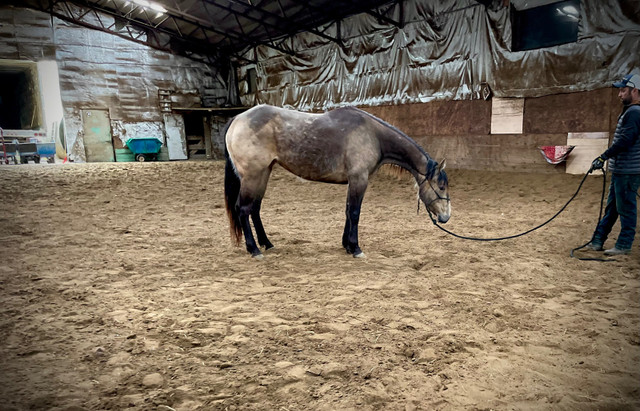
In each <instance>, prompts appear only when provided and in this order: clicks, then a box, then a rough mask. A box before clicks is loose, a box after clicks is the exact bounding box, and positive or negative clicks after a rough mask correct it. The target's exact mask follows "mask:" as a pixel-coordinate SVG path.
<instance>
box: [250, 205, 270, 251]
mask: <svg viewBox="0 0 640 411" xmlns="http://www.w3.org/2000/svg"><path fill="white" fill-rule="evenodd" d="M261 207H262V198H258V199H257V200H256V201H254V203H253V209H252V210H251V219H252V220H253V228H255V229H256V235H257V236H258V244H260V245H261V246H262V247H264V248H265V250H268V249H270V248H273V244H271V241H269V239H268V238H267V233H265V231H264V226H263V225H262V219H261V218H260V208H261Z"/></svg>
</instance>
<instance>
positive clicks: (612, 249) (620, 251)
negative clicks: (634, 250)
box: [604, 247, 631, 255]
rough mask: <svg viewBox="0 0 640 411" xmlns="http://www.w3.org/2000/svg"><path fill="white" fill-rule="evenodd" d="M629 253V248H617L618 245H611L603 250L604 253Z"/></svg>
mask: <svg viewBox="0 0 640 411" xmlns="http://www.w3.org/2000/svg"><path fill="white" fill-rule="evenodd" d="M630 253H631V249H630V248H629V249H626V248H618V247H613V248H610V249H608V250H605V251H604V254H605V255H624V254H630Z"/></svg>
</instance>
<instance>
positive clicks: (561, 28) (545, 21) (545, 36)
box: [511, 0, 580, 51]
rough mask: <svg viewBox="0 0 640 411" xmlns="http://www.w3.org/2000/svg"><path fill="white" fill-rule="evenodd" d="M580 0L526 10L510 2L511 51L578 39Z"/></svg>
mask: <svg viewBox="0 0 640 411" xmlns="http://www.w3.org/2000/svg"><path fill="white" fill-rule="evenodd" d="M579 22H580V0H565V1H559V2H556V3H551V4H547V5H544V6H539V7H534V8H531V9H527V10H516V8H515V7H513V5H511V27H512V29H513V41H512V44H511V48H512V51H522V50H533V49H539V48H543V47H551V46H557V45H559V44H566V43H572V42H575V41H577V40H578V23H579Z"/></svg>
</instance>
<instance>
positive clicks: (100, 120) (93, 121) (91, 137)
mask: <svg viewBox="0 0 640 411" xmlns="http://www.w3.org/2000/svg"><path fill="white" fill-rule="evenodd" d="M81 113H82V129H83V131H84V149H85V154H86V156H87V161H88V162H101V161H115V154H114V152H113V143H112V141H111V121H110V120H109V110H82V111H81Z"/></svg>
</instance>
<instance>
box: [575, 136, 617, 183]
mask: <svg viewBox="0 0 640 411" xmlns="http://www.w3.org/2000/svg"><path fill="white" fill-rule="evenodd" d="M567 145H570V146H575V148H574V149H573V151H572V152H571V154H570V155H569V158H567V173H568V174H584V173H586V172H588V171H589V169H590V168H591V162H592V161H593V159H595V158H596V157H598V156H599V155H600V154H602V152H603V151H605V150H606V149H607V147H608V146H609V133H604V132H596V133H569V135H568V137H567Z"/></svg>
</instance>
